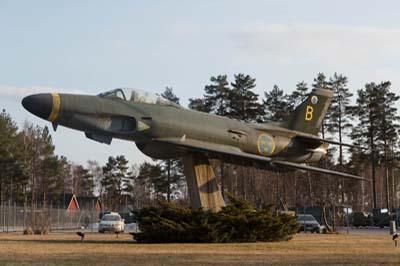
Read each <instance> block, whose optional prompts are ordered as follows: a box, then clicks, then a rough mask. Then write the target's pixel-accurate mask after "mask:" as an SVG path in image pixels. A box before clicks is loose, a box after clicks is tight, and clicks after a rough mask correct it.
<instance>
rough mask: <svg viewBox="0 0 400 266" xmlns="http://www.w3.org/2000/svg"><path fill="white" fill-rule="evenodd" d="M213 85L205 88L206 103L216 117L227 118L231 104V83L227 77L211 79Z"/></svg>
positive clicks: (221, 76)
mask: <svg viewBox="0 0 400 266" xmlns="http://www.w3.org/2000/svg"><path fill="white" fill-rule="evenodd" d="M210 81H211V84H208V85H206V86H205V88H204V91H205V95H204V103H205V106H207V109H208V110H210V111H212V112H213V113H214V114H216V115H221V116H226V115H227V113H228V104H229V93H230V89H229V82H228V80H227V76H226V75H218V76H217V77H211V79H210Z"/></svg>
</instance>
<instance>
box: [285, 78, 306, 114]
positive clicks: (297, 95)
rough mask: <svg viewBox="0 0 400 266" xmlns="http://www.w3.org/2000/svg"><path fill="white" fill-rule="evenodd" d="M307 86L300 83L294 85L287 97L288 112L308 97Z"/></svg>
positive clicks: (302, 82)
mask: <svg viewBox="0 0 400 266" xmlns="http://www.w3.org/2000/svg"><path fill="white" fill-rule="evenodd" d="M308 93H309V92H308V85H307V83H306V82H304V81H301V82H299V83H297V84H296V88H295V90H294V91H293V92H292V94H290V95H289V96H288V102H289V107H290V110H293V109H294V108H295V107H297V106H298V105H300V104H301V103H302V102H303V101H304V100H305V99H306V98H307V96H308Z"/></svg>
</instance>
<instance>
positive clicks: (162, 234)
mask: <svg viewBox="0 0 400 266" xmlns="http://www.w3.org/2000/svg"><path fill="white" fill-rule="evenodd" d="M229 199H230V202H231V204H230V205H228V206H226V207H224V208H222V210H221V211H220V212H218V213H211V212H208V211H203V210H201V209H200V210H197V211H192V210H190V209H186V208H182V207H178V206H177V205H176V204H174V203H168V202H159V205H160V207H158V208H156V207H146V208H143V209H141V210H140V211H139V213H138V214H137V218H138V222H139V228H140V231H141V232H139V233H133V235H134V239H135V240H136V241H138V242H139V243H233V242H256V241H263V242H270V241H287V240H290V239H291V238H292V236H293V235H294V234H295V233H296V232H297V230H298V228H299V225H298V224H297V222H296V218H295V217H293V216H289V215H286V214H274V213H273V212H272V211H271V209H270V208H264V209H255V208H253V207H252V206H251V205H250V203H249V202H247V201H245V200H238V199H236V198H234V197H232V196H229Z"/></svg>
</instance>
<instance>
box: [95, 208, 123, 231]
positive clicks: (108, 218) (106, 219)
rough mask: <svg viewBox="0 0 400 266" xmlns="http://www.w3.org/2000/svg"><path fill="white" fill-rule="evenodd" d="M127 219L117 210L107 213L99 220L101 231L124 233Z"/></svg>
mask: <svg viewBox="0 0 400 266" xmlns="http://www.w3.org/2000/svg"><path fill="white" fill-rule="evenodd" d="M124 230H125V221H124V219H122V218H121V216H120V215H119V214H118V213H117V212H111V213H109V214H105V215H104V216H103V218H102V219H101V220H100V222H99V233H104V232H110V233H123V232H124Z"/></svg>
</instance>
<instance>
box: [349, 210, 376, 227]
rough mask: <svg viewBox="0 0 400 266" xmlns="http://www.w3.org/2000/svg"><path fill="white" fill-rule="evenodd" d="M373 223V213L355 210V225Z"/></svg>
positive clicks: (369, 224)
mask: <svg viewBox="0 0 400 266" xmlns="http://www.w3.org/2000/svg"><path fill="white" fill-rule="evenodd" d="M372 224H373V221H372V215H371V214H370V213H367V212H354V213H353V226H355V227H357V228H358V227H360V226H371V225H372Z"/></svg>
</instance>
